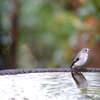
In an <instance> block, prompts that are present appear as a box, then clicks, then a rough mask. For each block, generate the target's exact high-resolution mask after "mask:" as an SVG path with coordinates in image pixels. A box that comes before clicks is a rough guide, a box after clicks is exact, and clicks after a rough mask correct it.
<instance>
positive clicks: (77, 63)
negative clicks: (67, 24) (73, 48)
mask: <svg viewBox="0 0 100 100" xmlns="http://www.w3.org/2000/svg"><path fill="white" fill-rule="evenodd" d="M89 51H91V49H88V48H83V49H82V50H81V51H80V52H79V53H78V54H77V56H76V57H75V59H74V60H73V62H72V64H71V67H70V68H83V65H84V64H85V63H86V61H87V59H88V52H89Z"/></svg>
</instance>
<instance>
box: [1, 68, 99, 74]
mask: <svg viewBox="0 0 100 100" xmlns="http://www.w3.org/2000/svg"><path fill="white" fill-rule="evenodd" d="M45 72H100V68H82V69H72V68H41V69H10V70H9V69H8V70H0V75H16V74H24V73H45Z"/></svg>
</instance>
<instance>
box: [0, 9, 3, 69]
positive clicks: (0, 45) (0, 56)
mask: <svg viewBox="0 0 100 100" xmlns="http://www.w3.org/2000/svg"><path fill="white" fill-rule="evenodd" d="M0 10H1V7H0ZM0 12H1V11H0ZM1 37H2V25H1V13H0V70H1V69H4V60H3V56H4V55H3V52H2V43H1Z"/></svg>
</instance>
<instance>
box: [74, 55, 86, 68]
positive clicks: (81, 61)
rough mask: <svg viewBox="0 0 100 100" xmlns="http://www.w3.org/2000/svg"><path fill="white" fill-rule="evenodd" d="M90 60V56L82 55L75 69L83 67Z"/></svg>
mask: <svg viewBox="0 0 100 100" xmlns="http://www.w3.org/2000/svg"><path fill="white" fill-rule="evenodd" d="M87 59H88V54H81V55H80V56H79V60H78V61H77V62H76V63H75V64H74V66H75V67H78V66H83V65H84V64H85V63H86V61H87Z"/></svg>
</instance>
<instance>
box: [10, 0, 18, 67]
mask: <svg viewBox="0 0 100 100" xmlns="http://www.w3.org/2000/svg"><path fill="white" fill-rule="evenodd" d="M10 14H11V16H10V18H11V19H10V20H11V29H10V33H11V39H12V41H11V46H10V50H11V52H10V53H11V68H17V63H16V51H17V50H16V46H17V38H18V27H17V21H18V0H11V13H10Z"/></svg>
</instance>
